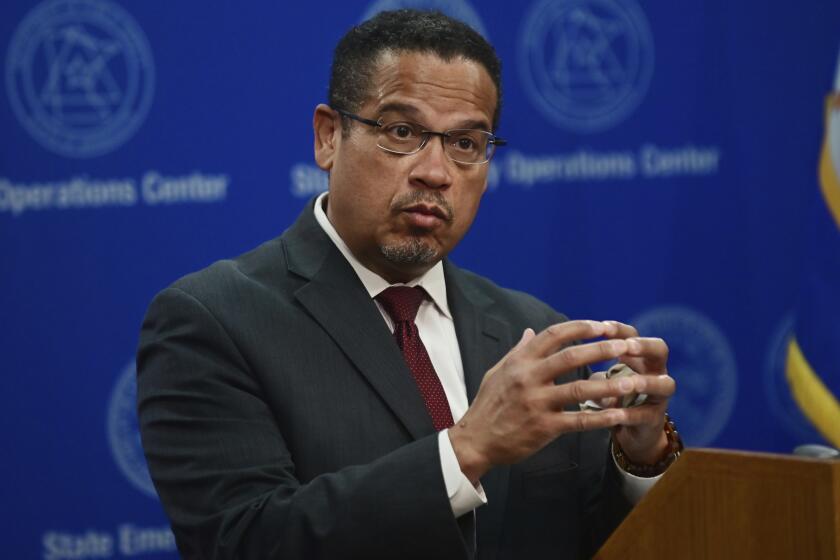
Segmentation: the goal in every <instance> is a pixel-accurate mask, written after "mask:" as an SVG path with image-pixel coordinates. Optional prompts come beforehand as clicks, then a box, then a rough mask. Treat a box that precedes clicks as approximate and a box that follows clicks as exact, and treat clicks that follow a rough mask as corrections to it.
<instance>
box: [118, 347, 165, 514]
mask: <svg viewBox="0 0 840 560" xmlns="http://www.w3.org/2000/svg"><path fill="white" fill-rule="evenodd" d="M136 377H137V373H136V369H135V365H134V362H131V363H129V364H128V365H127V366H126V367H125V368H124V369H123V370H122V372H120V376H119V378H118V379H117V382H116V384H115V385H114V389H113V391H112V392H111V399H110V401H109V403H108V419H107V429H106V431H107V433H108V443H109V444H110V446H111V454H112V455H113V457H114V461H115V462H116V463H117V466H118V467H119V469H120V471H121V472H122V473H123V475H124V476H125V477H126V478H127V479H128V481H129V482H130V483H131V484H132V485H133V486H134V487H135V488H137V489H138V490H140V491H141V492H142V493H143V494H146V495H147V496H150V497H152V498H157V493H156V492H155V487H154V484H152V477H151V476H150V475H149V468H148V466H147V465H146V457H145V455H143V445H142V444H141V442H140V425H139V421H138V420H137V381H136Z"/></svg>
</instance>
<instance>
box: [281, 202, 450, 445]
mask: <svg viewBox="0 0 840 560" xmlns="http://www.w3.org/2000/svg"><path fill="white" fill-rule="evenodd" d="M284 239H285V245H284V249H285V252H286V256H287V261H288V263H289V268H290V270H291V271H292V272H294V273H296V274H299V275H301V276H303V277H304V278H308V279H309V282H307V283H306V284H304V285H303V286H302V287H301V288H299V289H298V290H297V291H296V292H295V297H296V298H297V300H298V301H299V302H300V304H301V305H303V307H305V308H306V309H307V311H309V313H310V314H311V315H312V317H313V318H314V319H315V320H316V321H317V322H318V323H319V324H320V325H321V327H322V328H323V329H324V330H325V331H326V332H327V333H328V334H329V335H330V337H331V338H332V339H333V340H334V341H335V343H336V344H337V345H338V346H339V347H340V348H341V350H342V351H343V352H344V354H345V355H346V356H347V357H348V359H349V360H350V361H351V362H352V363H353V365H354V366H355V367H356V368H357V369H358V370H359V372H360V373H361V374H362V376H364V377H365V379H366V380H367V381H368V382H369V383H370V385H371V387H373V389H374V390H375V391H376V392H377V393H378V394H379V396H380V397H381V398H382V399H383V400H384V401H385V403H386V404H387V405H388V407H389V408H390V409H391V410H392V411H393V413H394V415H395V416H396V417H397V418H398V419H399V420H400V422H401V423H402V424H403V426H405V428H406V430H407V431H408V433H409V434H411V436H412V437H413V438H415V439H419V438H421V437H423V436H426V435H429V434H433V433H434V426H433V425H432V420H431V418H430V417H429V414H428V412H427V411H426V407H425V405H424V404H423V398H422V397H421V396H420V393H419V392H418V391H417V386H416V385H415V384H414V381H413V379H412V377H411V372H410V371H409V370H408V366H406V364H405V360H403V357H402V354H401V353H400V351H399V348H398V347H397V345H396V344H395V343H394V338H393V336H392V335H391V332H390V331H389V330H388V327H387V326H386V325H385V322H384V321H383V320H382V316H381V314H380V313H379V310H378V309H377V307H376V304H375V303H374V302H373V300H371V298H370V296H369V295H368V293H367V291H366V290H365V289H364V286H363V285H362V283H361V280H359V277H358V276H357V275H356V273H355V272H354V271H353V269H352V267H351V266H350V264H349V263H348V262H347V260H346V259H345V258H344V257H343V256H342V255H341V253H340V252H339V251H338V249H337V248H336V247H335V245H334V244H333V243H332V241H330V239H329V237H327V235H326V234H325V233H324V231H323V230H322V229H321V227H320V226H319V225H318V223H317V222H316V221H315V218H314V216H313V214H312V209H311V205H310V206H309V207H308V208H307V209H305V210H304V212H303V215H302V216H301V217H300V218H299V219H298V222H297V223H296V224H295V225H294V226H293V227H292V228H291V230H289V232H287V234H286V235H284Z"/></svg>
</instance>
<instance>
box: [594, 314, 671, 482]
mask: <svg viewBox="0 0 840 560" xmlns="http://www.w3.org/2000/svg"><path fill="white" fill-rule="evenodd" d="M604 323H605V324H606V325H607V330H606V332H605V333H604V338H621V339H624V340H626V341H627V348H628V351H627V353H626V354H624V355H623V356H621V357H620V358H619V361H620V362H622V363H624V364H627V365H628V366H629V367H630V368H632V369H633V370H635V371H636V372H637V373H639V374H640V376H634V377H641V376H644V377H643V378H639V379H634V377H631V378H630V379H634V383H636V386H637V388H638V390H639V391H638V392H640V393H645V394H646V395H647V398H646V399H645V401H644V403H643V404H641V405H639V406H636V407H632V408H623V409H621V410H622V412H623V413H624V414H625V420H624V421H623V422H621V425H619V426H617V427H615V428H614V429H613V438H614V439H615V441H616V443H618V445H619V446H621V449H622V451H623V452H624V454H625V455H626V456H627V458H628V459H629V460H630V461H632V462H633V463H636V464H643V465H652V464H654V463H656V462H657V461H658V460H660V459H661V458H662V456H663V455H664V453H665V450H666V448H667V447H668V439H667V438H666V437H665V429H664V426H665V411H666V410H667V408H668V400H669V399H670V398H671V395H673V394H674V390H675V388H676V383H675V382H674V379H673V378H672V377H671V376H670V375H668V367H667V366H668V345H667V344H666V343H665V341H664V340H662V339H661V338H647V337H640V336H639V331H637V330H636V328H635V327H633V326H631V325H625V324H624V323H619V322H618V321H605V322H604Z"/></svg>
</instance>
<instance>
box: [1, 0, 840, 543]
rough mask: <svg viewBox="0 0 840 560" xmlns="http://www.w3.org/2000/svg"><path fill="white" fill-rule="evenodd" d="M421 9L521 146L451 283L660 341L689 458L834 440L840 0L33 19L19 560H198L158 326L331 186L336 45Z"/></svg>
mask: <svg viewBox="0 0 840 560" xmlns="http://www.w3.org/2000/svg"><path fill="white" fill-rule="evenodd" d="M803 5H807V8H805V7H803ZM403 6H404V7H426V8H429V7H431V8H434V7H437V8H440V9H443V10H444V11H446V12H448V13H450V14H452V15H455V16H457V17H460V18H461V19H464V20H465V21H467V23H469V24H471V25H473V26H474V27H475V28H477V29H479V30H480V31H481V32H482V33H484V34H485V35H486V36H487V37H488V38H489V39H490V41H491V42H492V43H493V44H494V45H495V46H496V48H497V50H498V52H499V54H500V56H501V58H502V60H503V63H504V72H503V80H504V87H505V91H504V109H503V112H502V121H501V128H500V129H499V134H500V135H501V136H503V137H505V138H506V139H508V140H509V146H508V147H506V148H504V149H503V151H502V150H500V151H499V152H498V153H497V157H496V159H495V160H494V161H493V163H492V169H491V175H490V176H491V180H490V190H489V192H488V193H487V195H486V196H485V198H484V201H483V204H482V208H481V210H480V212H479V216H478V219H477V220H476V223H475V225H474V226H473V229H472V231H471V232H470V233H469V234H468V236H467V237H466V238H465V239H464V241H463V242H462V244H461V245H460V246H459V247H458V249H457V250H456V251H455V253H454V254H453V259H454V260H455V261H456V262H457V263H459V264H460V265H462V266H464V267H467V268H470V269H473V270H475V271H477V272H479V273H482V274H484V275H487V276H489V277H491V278H493V279H494V280H496V281H497V282H499V283H500V284H502V285H506V286H509V287H514V288H519V289H523V290H526V291H529V292H531V293H533V294H535V295H537V296H539V297H540V298H543V299H544V300H546V301H548V302H549V303H551V304H552V305H553V306H555V307H556V308H557V309H559V310H561V311H563V312H565V313H566V314H568V315H570V316H572V317H576V318H593V319H609V318H612V319H618V320H623V321H631V322H634V323H635V324H636V325H637V326H638V327H639V328H640V330H642V332H643V333H646V334H651V335H657V336H662V337H664V338H665V339H666V340H667V341H668V342H669V344H670V346H671V349H672V360H671V369H672V372H673V375H674V377H675V378H676V379H677V382H678V394H677V396H676V397H675V398H674V400H673V406H672V411H673V414H674V416H675V418H676V419H677V421H678V425H679V427H680V429H681V432H682V433H683V435H684V437H685V439H686V441H687V443H688V444H689V445H701V446H720V447H732V448H742V449H751V450H766V451H783V452H786V451H789V450H790V449H791V448H792V447H793V446H794V445H796V444H799V443H803V442H817V441H820V440H821V438H820V436H819V435H818V434H817V433H816V432H814V431H813V429H812V428H810V427H809V425H808V423H807V422H806V421H805V419H804V418H803V417H802V416H801V415H800V413H799V412H798V411H797V409H796V408H795V406H794V405H793V401H792V400H791V397H790V395H789V391H788V388H787V386H786V384H785V381H784V377H783V370H784V351H785V345H786V341H787V337H788V336H789V333H790V329H791V325H792V321H793V311H794V308H795V305H796V297H797V296H796V290H797V287H798V285H799V277H800V269H801V267H802V264H803V263H802V261H801V257H800V255H801V254H803V244H804V243H805V241H806V240H805V236H804V231H805V229H806V228H805V226H806V222H807V220H808V219H809V218H808V216H809V213H808V209H809V208H810V207H811V205H812V203H813V201H814V198H815V197H816V196H817V188H816V184H817V183H816V167H817V159H818V154H819V148H820V143H821V138H822V127H823V108H824V104H823V100H824V97H825V95H826V94H827V93H828V92H829V91H830V90H831V87H832V78H833V75H834V67H835V61H836V55H837V47H838V40H840V4H838V3H837V2H829V1H827V0H824V1H815V2H808V3H805V4H803V3H799V4H797V3H793V2H781V1H769V2H768V1H767V0H749V1H740V2H725V1H722V0H714V1H708V2H691V3H686V2H670V1H665V0H650V1H644V2H641V1H640V0H526V1H523V2H504V1H501V0H484V1H482V2H471V1H467V0H457V1H448V2H447V1H444V0H438V1H433V0H421V1H418V0H413V1H412V0H378V1H374V0H366V1H360V2H340V3H339V2H335V3H332V4H330V3H327V4H324V3H322V2H192V1H181V2H163V1H161V0H151V1H145V2H140V1H136V0H135V1H116V0H46V1H43V2H40V3H36V2H25V1H20V0H12V1H11V2H9V1H7V2H4V4H3V7H2V8H0V53H2V58H0V63H1V64H2V66H3V88H2V91H0V318H1V319H2V321H0V329H2V330H0V373H1V374H2V375H0V380H2V390H0V419H2V426H3V427H4V430H3V431H4V439H5V441H6V442H7V443H6V444H5V445H6V450H5V453H4V457H3V458H2V460H0V481H2V482H0V503H2V504H4V506H5V507H4V510H5V513H4V517H6V520H5V522H4V523H3V527H4V529H3V533H2V535H3V543H2V549H3V550H4V552H3V554H2V555H3V556H4V557H8V558H48V559H52V560H57V559H61V558H123V557H142V558H155V557H174V556H175V552H174V541H173V539H172V536H171V534H170V533H169V531H168V529H167V523H166V519H165V517H164V515H163V513H162V510H161V508H160V506H159V504H158V502H157V500H156V497H155V495H154V490H153V488H152V487H151V483H150V480H149V478H148V474H147V473H146V472H145V464H144V461H143V458H142V451H141V449H140V446H139V436H138V433H137V422H136V417H135V415H134V414H135V413H134V402H133V400H134V393H135V387H134V380H133V376H134V362H133V360H134V351H135V346H136V343H137V334H138V329H139V326H140V322H141V319H142V316H143V314H144V311H145V308H146V305H147V304H148V302H149V301H150V299H151V298H152V296H153V295H154V294H155V293H156V292H157V291H158V290H160V289H161V288H163V287H164V286H166V285H167V284H169V283H170V282H171V281H173V280H174V279H176V278H177V277H179V276H181V275H183V274H185V273H187V272H190V271H193V270H196V269H198V268H201V267H204V266H206V265H208V264H209V263H211V262H212V261H214V260H216V259H219V258H224V257H229V256H232V255H236V254H239V253H241V252H243V251H245V250H247V249H250V248H251V247H253V246H255V245H257V244H258V243H260V242H261V241H263V240H266V239H268V238H271V237H274V236H276V235H278V234H279V233H280V232H282V231H283V230H284V229H285V228H286V227H287V226H288V225H290V224H291V222H292V220H293V219H294V218H295V217H296V215H297V214H298V212H299V211H300V209H301V208H302V207H303V206H304V204H305V203H306V201H307V200H308V199H309V198H310V197H311V196H313V195H314V194H315V193H317V192H320V191H321V190H322V189H324V188H325V187H326V179H325V176H324V175H323V174H322V173H321V172H320V171H319V170H318V169H317V168H316V167H315V166H314V163H313V158H312V132H311V120H312V111H313V108H314V106H315V104H317V103H319V102H323V101H325V99H326V88H327V79H328V68H329V62H330V59H331V51H332V47H333V46H334V44H335V42H336V41H337V40H338V38H339V37H340V36H341V35H342V34H343V32H344V31H345V30H346V29H348V27H349V26H351V25H353V24H355V23H358V22H360V21H361V20H363V19H364V18H365V17H366V16H367V15H370V14H372V13H374V12H375V11H377V10H379V9H385V8H393V7H403ZM12 527H14V528H12Z"/></svg>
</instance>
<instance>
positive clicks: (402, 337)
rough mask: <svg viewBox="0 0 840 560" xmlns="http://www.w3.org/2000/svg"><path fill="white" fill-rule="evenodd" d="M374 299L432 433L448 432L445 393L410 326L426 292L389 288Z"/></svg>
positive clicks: (405, 287) (448, 419) (397, 287)
mask: <svg viewBox="0 0 840 560" xmlns="http://www.w3.org/2000/svg"><path fill="white" fill-rule="evenodd" d="M376 299H377V300H379V303H381V304H382V307H384V308H385V311H387V312H388V315H390V316H391V319H393V321H394V338H396V339H397V346H399V347H400V350H402V354H403V358H405V363H406V364H408V369H410V370H411V375H412V376H414V381H415V382H416V383H417V387H418V388H419V389H420V394H421V395H423V401H424V402H425V403H426V410H428V411H429V415H430V416H431V417H432V424H434V426H435V430H437V431H441V430H444V429H446V428H449V427H450V426H452V424H453V422H452V411H451V410H450V409H449V401H448V400H446V393H444V391H443V385H441V383H440V378H438V376H437V373H435V368H434V366H432V361H431V360H430V359H429V353H428V352H426V347H425V346H424V345H423V341H422V340H420V332H419V331H418V330H417V325H416V324H414V318H415V317H416V316H417V310H418V309H420V304H421V303H422V302H423V300H424V299H426V292H425V291H424V290H423V288H409V287H408V286H393V287H391V288H388V289H387V290H385V291H383V292H382V293H380V294H379V295H378V296H376Z"/></svg>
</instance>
